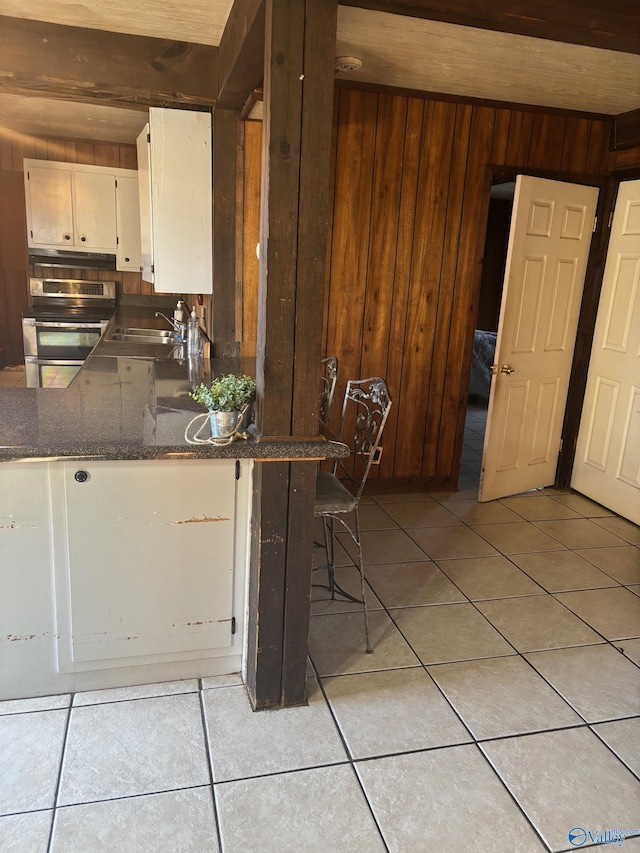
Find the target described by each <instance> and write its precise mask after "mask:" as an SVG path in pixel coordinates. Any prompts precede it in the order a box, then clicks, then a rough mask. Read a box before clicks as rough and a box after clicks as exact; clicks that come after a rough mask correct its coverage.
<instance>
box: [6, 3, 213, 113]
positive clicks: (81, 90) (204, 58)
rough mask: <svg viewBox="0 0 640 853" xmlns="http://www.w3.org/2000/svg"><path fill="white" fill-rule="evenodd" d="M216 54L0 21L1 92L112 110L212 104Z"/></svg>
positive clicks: (77, 30)
mask: <svg viewBox="0 0 640 853" xmlns="http://www.w3.org/2000/svg"><path fill="white" fill-rule="evenodd" d="M217 78H218V51H217V48H215V47H210V46H208V45H199V44H187V43H186V42H179V41H170V40H169V39H157V38H147V37H146V36H133V35H123V34H122V33H107V32H104V31H101V30H91V29H83V28H82V27H66V26H61V25H59V24H47V23H43V22H42V21H31V20H25V19H22V18H8V17H2V16H0V92H9V93H11V94H17V95H39V96H40V97H52V98H61V99H65V100H70V101H82V102H84V103H90V104H98V103H99V104H103V105H106V106H118V107H131V108H136V107H142V106H160V107H182V108H184V107H189V106H191V107H200V106H202V107H204V106H212V105H213V104H214V103H215V100H216V94H217V91H216V89H217Z"/></svg>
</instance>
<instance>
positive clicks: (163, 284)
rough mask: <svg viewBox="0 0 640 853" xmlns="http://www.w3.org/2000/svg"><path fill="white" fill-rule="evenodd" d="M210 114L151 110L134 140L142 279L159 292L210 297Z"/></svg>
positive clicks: (211, 253) (211, 264)
mask: <svg viewBox="0 0 640 853" xmlns="http://www.w3.org/2000/svg"><path fill="white" fill-rule="evenodd" d="M211 157H212V154H211V115H210V114H209V113H204V112H194V111H191V110H169V109H161V108H156V107H152V108H151V109H150V110H149V124H148V125H147V127H146V128H145V129H144V130H143V131H142V133H141V134H140V136H139V137H138V169H139V179H140V182H139V189H140V215H141V223H142V263H143V278H144V279H145V281H149V282H152V283H153V286H154V289H155V290H156V292H159V293H211V290H212V272H213V251H212V247H213V233H212V224H213V223H212V199H211V176H212V160H211Z"/></svg>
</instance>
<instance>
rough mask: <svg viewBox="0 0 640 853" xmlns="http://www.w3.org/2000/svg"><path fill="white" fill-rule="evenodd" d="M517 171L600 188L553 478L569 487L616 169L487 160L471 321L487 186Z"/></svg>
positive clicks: (511, 177)
mask: <svg viewBox="0 0 640 853" xmlns="http://www.w3.org/2000/svg"><path fill="white" fill-rule="evenodd" d="M518 175H529V176H531V177H534V178H548V179H549V180H552V181H565V182H567V183H572V184H586V185H587V186H592V187H598V189H599V190H600V193H599V195H598V204H597V207H596V216H597V218H598V221H597V226H596V230H595V232H594V235H593V238H592V240H591V246H590V249H589V257H588V260H587V267H586V271H585V279H584V290H583V293H582V303H581V305H580V315H579V318H578V327H577V330H576V337H575V347H574V353H573V361H572V365H571V375H570V377H569V388H568V391H567V400H566V404H565V411H564V418H563V423H562V436H561V438H562V450H561V451H560V453H559V455H558V464H557V467H556V479H555V483H554V485H555V486H556V487H557V488H568V487H569V483H570V481H571V472H572V470H573V460H574V457H575V450H576V443H577V440H578V429H579V427H580V417H581V415H582V405H583V402H584V393H585V389H586V384H587V368H588V366H589V359H590V357H591V344H592V341H593V333H594V330H595V325H596V316H597V313H598V303H599V301H600V291H601V288H602V276H603V273H604V265H605V261H606V257H607V249H608V247H609V233H610V231H609V214H610V213H612V212H613V208H614V206H615V199H616V195H617V192H618V185H619V180H618V177H617V175H615V176H614V175H611V176H607V175H585V174H576V173H574V172H563V171H559V170H555V169H530V168H518V167H511V166H509V167H505V166H496V165H492V164H488V165H487V166H486V170H485V199H484V203H485V208H484V217H483V219H484V221H483V225H482V236H483V240H482V243H481V244H480V247H479V249H480V252H479V261H480V264H479V272H478V275H477V276H476V281H475V285H474V304H475V306H476V310H475V311H474V313H473V323H474V324H475V321H476V317H477V306H478V302H479V299H480V285H481V279H482V275H481V270H482V260H483V254H484V246H485V242H486V228H487V221H488V216H489V202H490V199H491V186H492V185H493V184H498V183H505V182H508V181H515V179H516V177H517V176H518ZM474 328H475V325H473V327H472V328H471V330H470V335H469V343H468V350H467V351H468V359H467V362H468V364H469V365H470V364H471V350H472V345H473V329H474ZM467 380H468V376H467ZM465 413H466V406H465V407H464V409H463V411H462V425H464V415H465ZM459 432H460V435H462V430H459ZM461 455H462V441H460V447H459V451H458V460H460V457H461Z"/></svg>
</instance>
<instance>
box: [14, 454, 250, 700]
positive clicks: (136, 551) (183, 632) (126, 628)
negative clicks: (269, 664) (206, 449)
mask: <svg viewBox="0 0 640 853" xmlns="http://www.w3.org/2000/svg"><path fill="white" fill-rule="evenodd" d="M5 469H8V470H9V473H11V471H12V469H13V466H8V465H3V466H0V496H2V495H3V491H2V482H3V480H5V479H6V478H5V476H4V475H6V474H7V471H6V470H5ZM15 469H22V473H23V474H24V477H25V486H26V485H27V483H28V482H29V483H31V488H30V492H31V494H32V495H33V494H35V493H36V492H35V490H33V485H34V483H33V482H32V481H33V480H34V477H35V478H36V479H39V480H41V481H42V482H39V483H38V485H39V486H40V488H39V489H38V491H37V494H38V495H39V496H41V495H42V494H43V493H44V494H45V495H50V507H47V506H46V504H47V503H48V501H47V500H46V498H45V499H44V504H43V507H41V508H38V506H39V503H40V502H42V498H41V497H39V499H38V501H37V502H36V509H37V511H38V513H39V518H38V521H37V524H36V526H37V527H38V528H39V529H40V528H43V529H46V528H47V527H49V530H48V532H47V534H48V535H47V536H46V538H44V530H43V529H40V533H39V535H40V538H41V539H42V541H41V543H40V546H39V547H40V552H41V553H39V554H38V555H36V554H34V553H31V556H30V557H28V558H27V560H26V562H27V566H22V567H18V566H16V572H15V575H14V573H13V572H12V570H11V569H10V568H9V563H10V561H11V559H12V556H13V557H14V558H18V551H16V552H15V554H13V555H12V554H11V553H10V552H9V551H7V553H6V554H5V553H4V552H3V551H2V542H3V540H4V541H8V539H9V538H10V536H7V534H6V533H5V530H6V526H2V527H1V528H0V558H1V559H2V567H3V568H2V571H3V575H4V573H5V571H7V572H8V574H9V576H10V577H8V578H7V579H6V580H7V584H6V585H5V583H4V581H5V578H4V576H3V577H2V580H3V589H4V590H8V592H9V598H10V597H11V596H13V598H14V600H15V601H14V603H15V602H17V611H19V613H21V614H22V615H20V616H19V618H18V620H17V622H16V624H15V625H10V627H11V635H12V636H16V637H19V638H20V640H14V641H13V648H12V644H11V643H10V642H7V643H5V639H4V634H5V632H4V631H3V636H2V640H1V641H0V650H2V646H3V644H4V645H5V649H4V652H5V655H4V656H3V657H0V662H4V661H5V660H7V659H8V658H11V657H12V655H14V654H15V651H16V650H17V649H16V648H15V644H16V642H20V641H22V644H23V646H25V645H26V646H27V648H28V641H26V640H23V639H22V638H24V637H28V636H29V635H30V634H36V633H37V634H38V636H39V635H40V634H46V635H47V636H46V637H44V636H43V637H42V643H44V646H49V647H50V648H49V650H48V652H47V654H46V655H45V656H44V658H43V656H42V654H40V655H39V656H35V657H33V660H31V659H30V658H29V654H28V650H27V651H24V652H23V654H22V657H21V662H20V667H19V669H20V670H21V672H20V673H19V675H18V673H17V672H16V676H18V677H17V678H15V679H13V681H12V679H11V678H9V679H8V682H4V681H3V682H2V683H1V686H0V699H2V698H15V697H16V696H26V695H39V694H42V693H47V692H63V691H66V690H78V689H93V688H95V687H101V686H115V685H126V684H136V683H144V682H149V681H162V680H168V679H175V678H190V677H196V676H203V675H217V674H222V673H224V672H234V671H238V670H239V669H240V666H241V656H242V643H243V636H244V623H245V619H244V608H245V582H246V561H247V531H248V527H249V511H250V510H249V507H250V492H251V489H250V482H251V463H250V462H244V461H243V462H242V463H241V464H239V466H238V473H239V474H240V478H239V479H236V473H237V469H236V463H235V461H234V460H212V461H203V460H184V461H178V460H176V461H173V460H172V461H130V462H128V461H113V462H111V461H103V462H70V461H65V462H54V463H33V464H31V465H17V466H15ZM16 473H18V472H17V471H16V472H15V473H14V476H13V478H12V485H13V486H14V487H15V485H16ZM4 497H7V492H6V491H5V492H4ZM9 500H10V501H11V500H13V497H11V498H9ZM26 507H27V501H25V502H24V506H21V505H18V504H16V510H17V512H18V514H22V516H23V517H24V513H25V512H26ZM32 514H33V511H32ZM27 515H28V514H27ZM4 522H5V525H6V519H5V520H4ZM23 536H24V535H23ZM14 539H15V542H16V543H17V541H18V537H14ZM47 548H48V549H49V551H50V553H49V554H46V553H44V552H45V551H46V549H47ZM31 551H33V547H32V548H31ZM5 557H6V558H7V559H5ZM18 559H21V558H18ZM36 566H37V567H38V568H37V569H36ZM43 566H47V569H48V570H45V569H43V568H42V567H43ZM30 567H31V568H30ZM25 568H26V569H28V577H25V582H26V581H27V580H29V579H30V578H32V576H33V573H34V571H36V573H39V577H38V578H37V579H33V580H34V581H35V582H34V583H29V584H28V588H24V589H21V584H22V581H21V577H23V573H24V569H25ZM47 575H48V576H47ZM31 596H33V597H34V599H35V600H37V601H40V602H41V603H42V599H43V597H44V599H45V600H46V601H47V602H48V605H49V606H48V607H46V606H45V608H44V610H45V616H44V618H43V615H42V613H40V611H41V610H42V606H39V607H38V608H35V610H34V618H36V621H37V624H36V622H33V623H32V622H30V616H29V613H28V608H27V606H26V605H27V601H28V600H30V598H31ZM3 604H4V606H5V607H6V609H7V615H10V614H11V613H13V614H14V616H15V608H12V605H11V602H10V601H8V600H7V598H5V597H4V596H3ZM47 614H48V615H47ZM3 615H4V614H3ZM3 621H4V620H3ZM14 621H15V620H14ZM7 624H9V623H7ZM7 633H8V632H7ZM42 643H41V645H42ZM7 656H8V658H7ZM25 674H28V684H29V686H27V685H26V684H25V678H24V676H25Z"/></svg>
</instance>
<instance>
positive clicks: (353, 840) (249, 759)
mask: <svg viewBox="0 0 640 853" xmlns="http://www.w3.org/2000/svg"><path fill="white" fill-rule="evenodd" d="M476 417H477V420H476V421H474V419H473V417H471V418H470V419H469V420H468V425H467V430H468V432H467V436H471V438H469V441H471V442H474V441H477V440H479V436H480V435H481V432H482V427H483V424H482V418H481V413H480V414H479V415H477V416H476ZM474 425H475V426H477V429H474ZM474 434H475V435H477V436H478V439H477V438H474V437H473V436H474ZM466 450H469V451H474V448H473V446H470V447H467V448H466ZM472 461H473V459H472ZM462 477H463V482H462V483H461V486H462V491H460V492H457V493H455V494H435V493H434V494H433V495H430V494H424V493H423V494H404V495H389V496H378V497H375V498H366V499H365V501H364V503H363V505H362V508H361V516H362V525H363V529H364V531H365V533H364V540H365V544H364V547H365V554H366V555H368V560H369V565H368V572H367V577H368V584H369V588H370V595H369V598H370V603H371V605H372V611H371V633H372V638H373V644H374V653H373V654H372V655H366V654H365V653H364V641H363V622H362V614H361V611H360V609H359V608H358V607H357V606H356V605H353V604H350V603H349V602H330V601H327V600H326V599H325V600H323V596H324V595H325V594H324V593H323V592H322V591H321V590H319V589H315V588H314V590H313V598H314V599H316V601H315V602H314V604H313V608H312V609H313V615H312V619H311V623H312V624H311V646H310V652H311V661H312V665H310V667H309V681H308V685H309V689H308V693H309V704H308V707H303V708H291V709H285V710H281V711H271V712H262V713H257V714H254V713H252V712H251V710H250V707H249V704H248V700H247V697H246V694H245V690H244V687H243V686H242V684H241V682H240V680H239V678H238V677H237V676H224V677H221V678H207V679H202V680H201V681H197V680H190V681H180V682H170V683H165V684H157V685H147V686H143V687H136V688H125V689H120V690H103V691H94V692H91V693H81V694H80V693H79V694H75V695H74V696H56V697H51V698H47V697H44V698H40V699H37V700H24V701H12V702H4V703H0V851H2V853H47V851H52V853H102V851H105V853H106V851H108V853H119V852H120V851H122V853H165V851H166V853H174V851H185V852H186V853H210V851H217V850H223V851H226V853H248V851H256V850H258V851H261V853H270V851H274V853H275V851H278V853H282V851H292V853H293V851H295V853H302V852H303V851H322V853H333V851H349V853H361V851H362V853H368V851H377V850H381V851H384V850H390V851H411V853H413V851H429V853H431V851H433V853H441V851H442V853H444V851H446V853H458V851H478V853H491V851H493V853H523V851H569V850H575V849H587V848H590V847H591V848H592V847H598V848H599V849H602V848H605V849H619V846H618V844H612V845H611V846H608V845H607V846H606V847H605V845H604V844H602V843H598V841H597V836H596V833H597V832H598V831H600V832H602V831H606V830H610V831H614V830H615V831H619V830H638V831H639V832H640V785H639V782H638V774H639V773H640V597H639V596H638V591H640V586H639V585H640V547H639V542H640V538H639V535H638V534H639V531H638V528H637V527H635V526H634V525H629V524H627V523H622V520H620V519H617V518H616V517H615V516H614V515H612V514H611V513H609V512H608V511H607V510H605V509H603V508H602V507H599V506H597V505H596V504H593V503H592V502H591V501H588V500H587V499H585V498H583V497H581V496H579V495H574V494H568V493H566V494H565V493H558V492H554V491H553V490H545V491H544V493H534V494H529V495H526V496H522V497H517V498H508V499H505V500H503V501H496V502H494V503H492V504H489V505H478V504H477V503H476V501H475V499H474V491H473V490H474V488H477V474H475V473H474V472H473V471H465V472H463V474H462ZM576 522H577V523H579V525H580V530H579V534H578V535H576V534H575V533H574V527H573V526H571V525H575V524H576ZM567 525H570V526H567ZM538 534H540V536H539V535H538ZM612 537H613V538H612ZM550 543H551V544H550ZM344 545H345V546H346V549H347V550H345V549H341V550H340V551H339V552H338V553H339V562H340V563H341V564H342V565H341V568H340V569H339V574H340V580H341V581H342V583H343V586H345V587H346V588H347V589H351V590H353V591H356V590H357V584H358V576H357V572H356V570H355V567H354V566H353V564H352V563H351V559H350V557H349V555H348V547H349V546H348V543H347V542H344ZM536 546H537V547H538V548H539V550H536ZM572 548H577V550H572ZM572 830H573V833H574V834H573V842H574V843H573V844H572V843H571V841H570V838H569V833H570V832H571V831H572ZM589 833H593V834H594V835H593V838H594V839H595V840H594V841H592V840H591V837H590V836H589ZM614 838H615V836H613V835H611V834H610V835H609V836H604V837H602V838H601V841H606V840H608V841H611V840H613V839H614ZM639 845H640V838H638V837H635V838H632V837H630V838H627V840H626V841H625V842H624V844H623V845H622V847H623V849H640V846H639Z"/></svg>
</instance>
